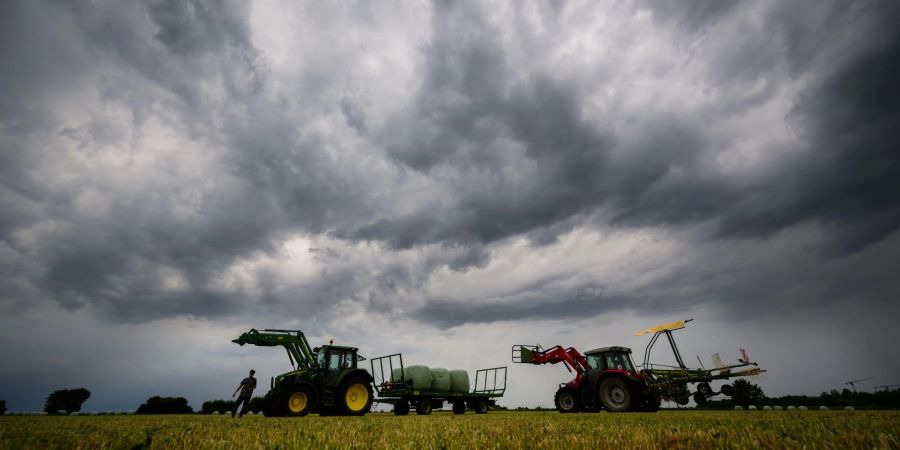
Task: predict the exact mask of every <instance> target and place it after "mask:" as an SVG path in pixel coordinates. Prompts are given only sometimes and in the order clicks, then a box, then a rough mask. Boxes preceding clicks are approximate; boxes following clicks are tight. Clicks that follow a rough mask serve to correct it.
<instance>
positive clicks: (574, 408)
mask: <svg viewBox="0 0 900 450" xmlns="http://www.w3.org/2000/svg"><path fill="white" fill-rule="evenodd" d="M553 403H554V404H555V405H556V410H557V411H559V412H561V413H574V412H578V411H580V410H581V405H580V402H579V401H578V395H577V393H576V392H575V390H574V389H572V388H570V387H568V386H563V387H561V388H559V390H558V391H556V395H555V396H554V398H553Z"/></svg>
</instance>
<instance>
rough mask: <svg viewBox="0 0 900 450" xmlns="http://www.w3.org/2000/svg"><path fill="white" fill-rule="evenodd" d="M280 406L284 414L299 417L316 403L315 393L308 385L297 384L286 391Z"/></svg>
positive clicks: (307, 412)
mask: <svg viewBox="0 0 900 450" xmlns="http://www.w3.org/2000/svg"><path fill="white" fill-rule="evenodd" d="M282 403H283V406H282V408H281V410H282V411H284V413H285V415H287V416H293V417H299V416H305V415H307V414H309V411H310V410H311V409H312V406H313V405H314V404H316V394H315V393H314V392H313V390H312V389H311V388H309V387H308V386H297V387H295V388H292V389H290V390H288V391H287V395H285V396H284V401H283V402H282Z"/></svg>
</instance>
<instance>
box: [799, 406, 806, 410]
mask: <svg viewBox="0 0 900 450" xmlns="http://www.w3.org/2000/svg"><path fill="white" fill-rule="evenodd" d="M797 409H799V410H800V411H806V410H807V407H805V406H801V407H799V408H797Z"/></svg>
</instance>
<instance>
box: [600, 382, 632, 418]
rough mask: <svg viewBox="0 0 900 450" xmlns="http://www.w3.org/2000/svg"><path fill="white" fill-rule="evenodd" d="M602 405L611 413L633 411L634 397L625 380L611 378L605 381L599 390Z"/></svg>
mask: <svg viewBox="0 0 900 450" xmlns="http://www.w3.org/2000/svg"><path fill="white" fill-rule="evenodd" d="M597 391H598V392H597V394H598V397H600V404H601V405H603V409H605V410H607V411H609V412H623V411H628V410H629V409H631V404H632V399H633V397H634V396H633V395H632V392H631V387H629V386H628V383H626V382H625V380H622V379H621V378H617V377H611V378H607V379H605V380H603V382H601V383H600V387H599V388H598V389H597Z"/></svg>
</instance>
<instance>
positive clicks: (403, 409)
mask: <svg viewBox="0 0 900 450" xmlns="http://www.w3.org/2000/svg"><path fill="white" fill-rule="evenodd" d="M407 414H409V402H408V401H406V400H400V401H399V402H397V403H394V415H395V416H405V415H407Z"/></svg>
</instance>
